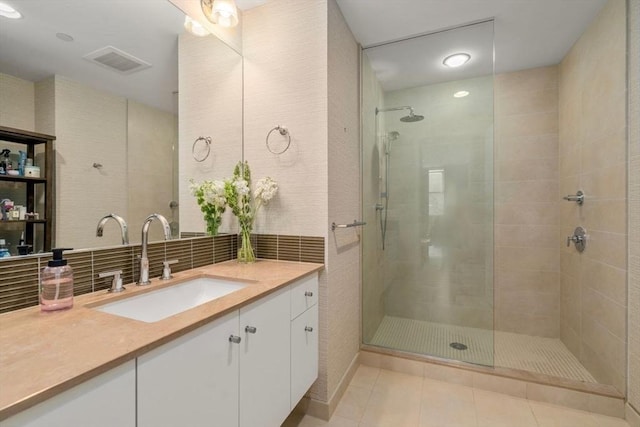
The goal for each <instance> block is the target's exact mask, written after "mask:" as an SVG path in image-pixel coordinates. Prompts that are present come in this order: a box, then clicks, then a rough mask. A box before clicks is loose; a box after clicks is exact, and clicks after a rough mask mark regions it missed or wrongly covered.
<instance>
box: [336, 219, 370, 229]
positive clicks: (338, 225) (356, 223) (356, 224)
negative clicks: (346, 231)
mask: <svg viewBox="0 0 640 427" xmlns="http://www.w3.org/2000/svg"><path fill="white" fill-rule="evenodd" d="M363 225H367V223H366V222H364V221H358V220H356V219H354V220H353V222H352V223H351V224H336V223H335V222H332V223H331V231H336V228H351V227H360V226H363Z"/></svg>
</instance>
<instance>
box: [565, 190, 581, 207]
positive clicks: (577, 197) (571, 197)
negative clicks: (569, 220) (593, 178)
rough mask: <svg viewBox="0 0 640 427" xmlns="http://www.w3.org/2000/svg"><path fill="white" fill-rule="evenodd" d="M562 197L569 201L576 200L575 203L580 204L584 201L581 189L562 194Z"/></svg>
mask: <svg viewBox="0 0 640 427" xmlns="http://www.w3.org/2000/svg"><path fill="white" fill-rule="evenodd" d="M563 199H564V200H567V201H569V202H576V203H577V204H579V205H581V204H583V203H584V193H583V192H582V190H578V192H577V193H576V194H575V195H574V194H569V195H568V196H564V197H563Z"/></svg>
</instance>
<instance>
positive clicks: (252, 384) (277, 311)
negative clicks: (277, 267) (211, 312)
mask: <svg viewBox="0 0 640 427" xmlns="http://www.w3.org/2000/svg"><path fill="white" fill-rule="evenodd" d="M289 306H290V292H289V287H288V286H287V287H285V288H283V289H280V290H278V291H276V292H274V293H273V294H271V295H269V296H267V297H265V298H262V299H260V300H258V301H256V302H253V303H251V304H249V305H247V306H245V307H242V308H241V309H240V333H241V335H242V342H241V343H240V427H257V426H265V427H268V426H274V427H275V426H279V425H280V424H282V422H283V421H284V419H285V418H286V417H287V416H288V415H289V413H290V412H291V408H290V405H289V402H290V390H289V388H290V387H289V378H290V366H291V362H290V351H289V349H290V347H291V340H290V336H289V323H290V314H289Z"/></svg>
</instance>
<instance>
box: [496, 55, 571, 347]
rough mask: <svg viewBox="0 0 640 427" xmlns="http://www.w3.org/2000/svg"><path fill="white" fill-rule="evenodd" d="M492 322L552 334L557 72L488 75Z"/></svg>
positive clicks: (556, 292) (555, 318) (555, 323)
mask: <svg viewBox="0 0 640 427" xmlns="http://www.w3.org/2000/svg"><path fill="white" fill-rule="evenodd" d="M495 94H496V96H495V155H496V161H495V169H494V170H495V205H494V206H495V264H494V266H495V267H494V268H495V271H494V275H495V322H496V325H495V326H496V329H497V330H500V331H508V332H516V333H521V334H527V335H535V336H543V337H558V336H559V332H560V331H559V325H560V322H559V319H560V303H559V300H560V286H559V272H560V262H559V247H558V239H559V201H558V69H557V67H556V66H550V67H541V68H534V69H529V70H523V71H516V72H511V73H505V74H498V75H496V77H495Z"/></svg>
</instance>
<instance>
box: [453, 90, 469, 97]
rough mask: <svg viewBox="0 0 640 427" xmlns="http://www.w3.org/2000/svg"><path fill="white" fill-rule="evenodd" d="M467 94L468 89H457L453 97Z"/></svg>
mask: <svg viewBox="0 0 640 427" xmlns="http://www.w3.org/2000/svg"><path fill="white" fill-rule="evenodd" d="M468 95H469V91H468V90H459V91H457V92H456V93H454V94H453V97H454V98H464V97H465V96H468Z"/></svg>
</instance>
